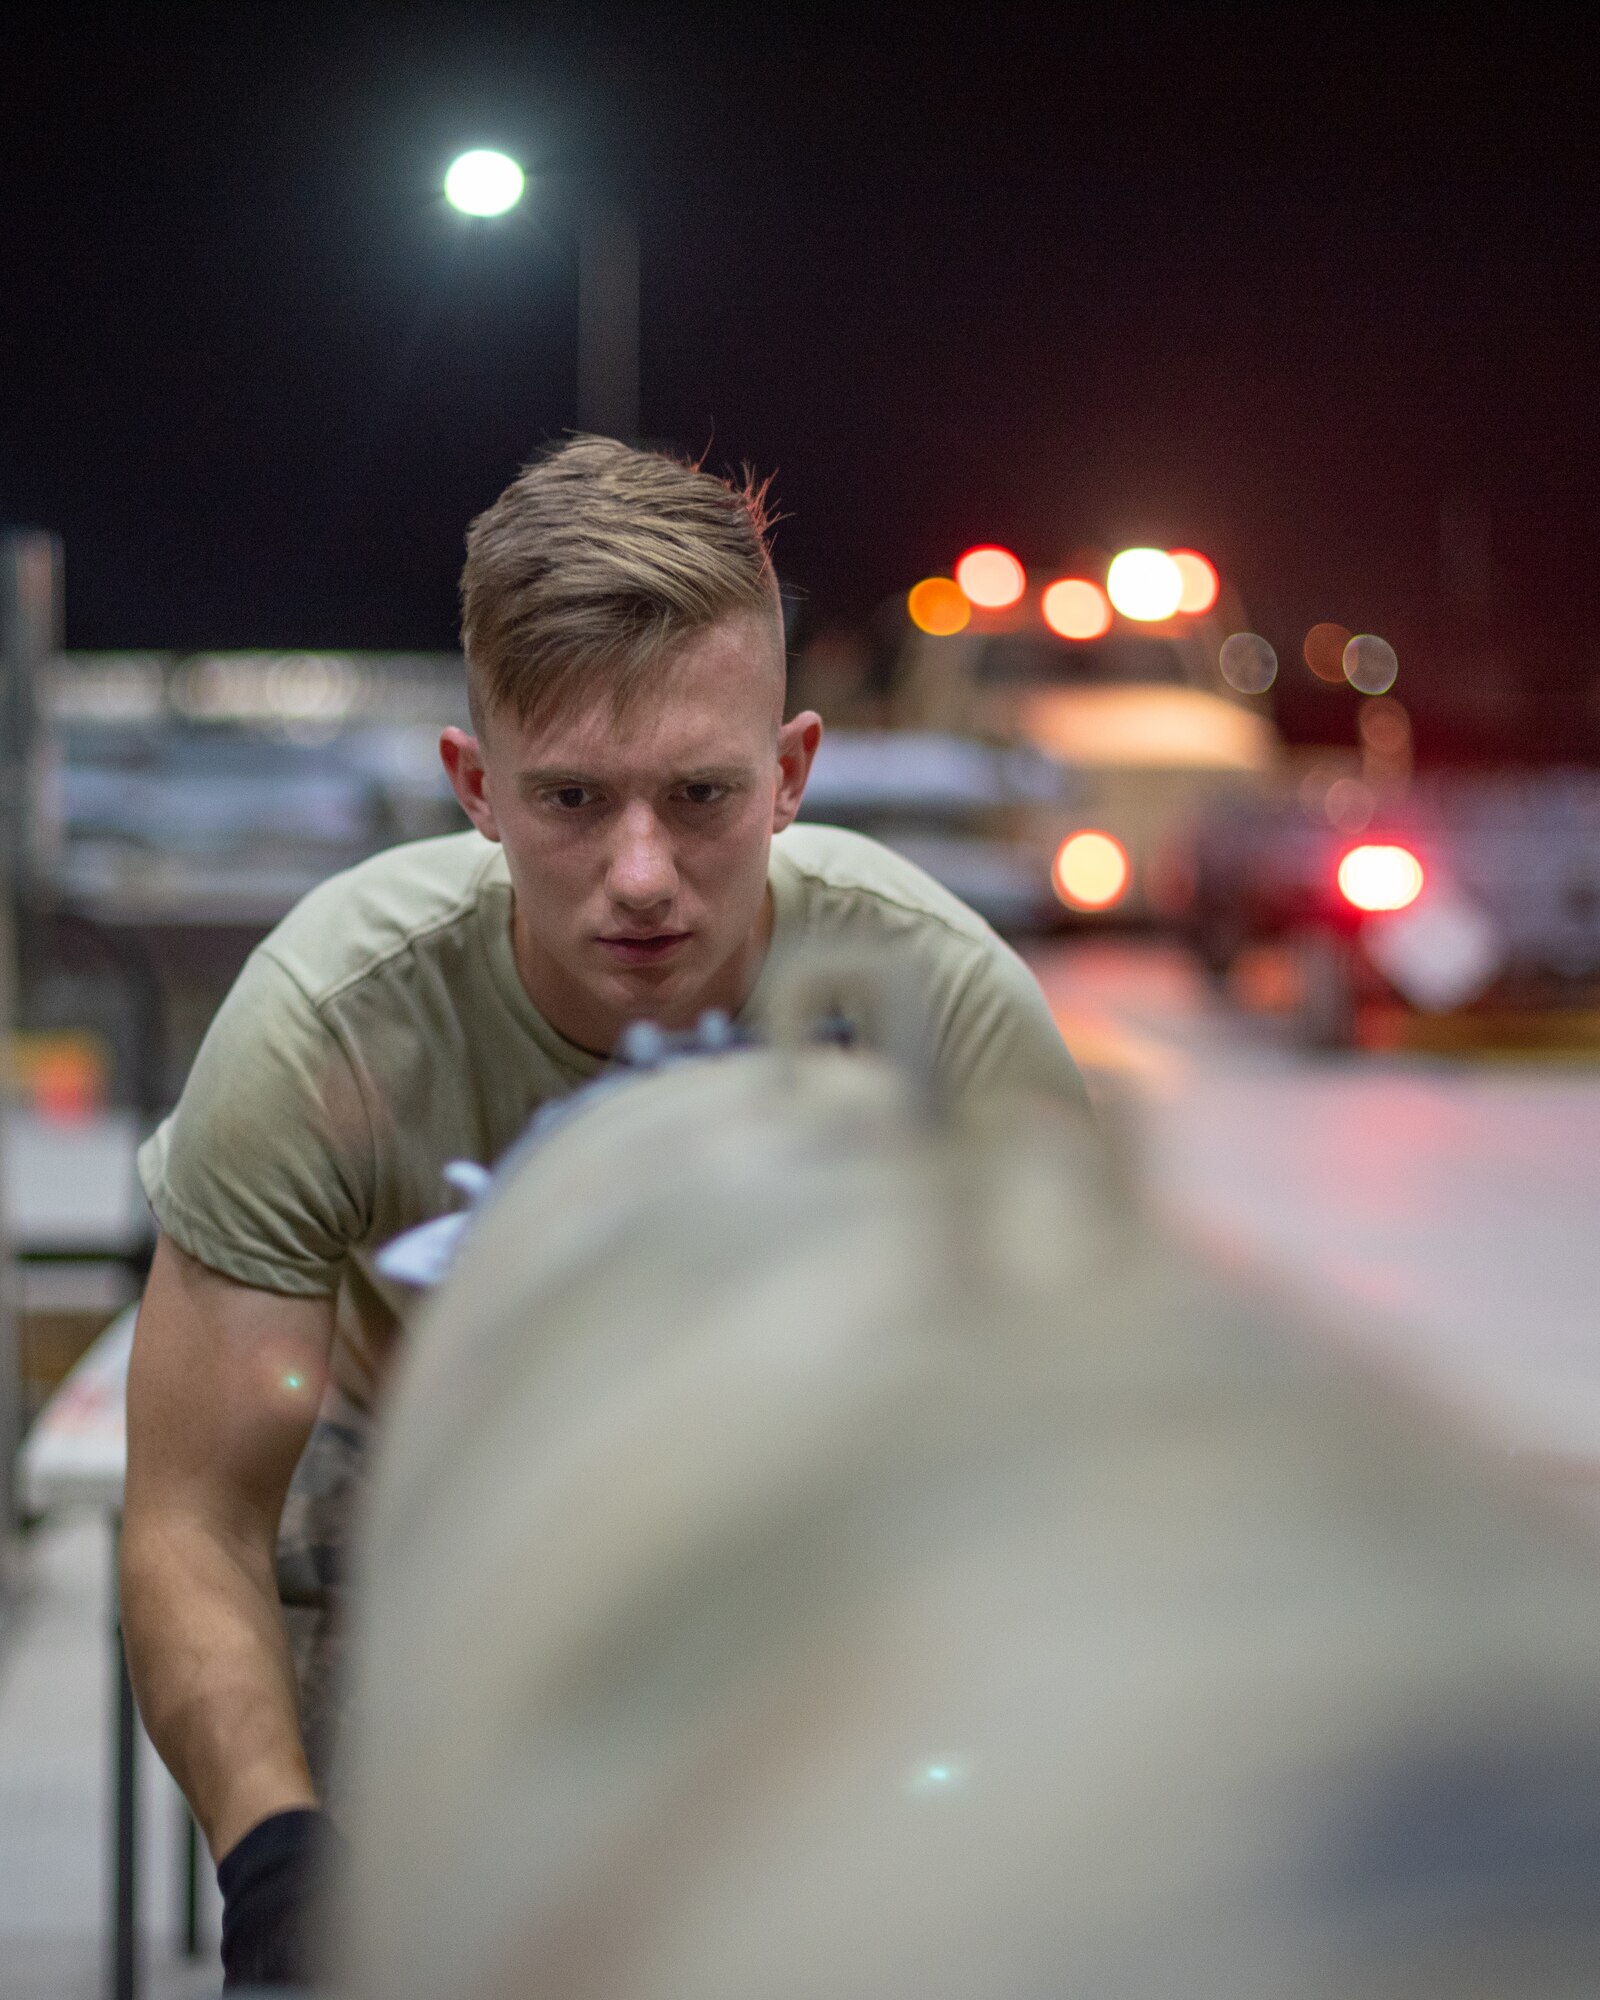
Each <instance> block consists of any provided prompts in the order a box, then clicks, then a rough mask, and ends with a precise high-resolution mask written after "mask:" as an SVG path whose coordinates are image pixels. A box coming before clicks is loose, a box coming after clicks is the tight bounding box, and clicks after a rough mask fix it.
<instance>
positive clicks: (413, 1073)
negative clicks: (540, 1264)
mask: <svg viewBox="0 0 1600 2000" xmlns="http://www.w3.org/2000/svg"><path fill="white" fill-rule="evenodd" d="M768 880H769V883H770V886H771V890H772V898H773V919H774V922H773V933H772V944H771V948H770V950H769V952H768V955H767V960H766V966H765V968H764V969H763V971H762V973H761V975H760V978H759V979H758V981H757V983H756V986H755V989H754V991H753V992H752V993H751V995H750V998H749V1000H748V1001H747V1002H746V1004H745V1006H744V1008H743V1010H742V1011H741V1013H740V1016H739V1019H740V1023H741V1025H744V1026H759V1025H760V1023H761V1022H762V1020H763V1018H764V1013H765V1008H766V1004H767V1000H768V996H769V993H770V989H771V983H772V980H771V973H772V967H773V966H774V964H776V963H778V962H779V961H781V959H782V958H783V956H784V955H785V954H786V953H787V952H788V951H789V950H791V949H792V948H793V947H794V946H796V945H798V944H800V943H801V942H803V941H807V940H823V941H830V942H836V943H847V944H869V945H871V944H876V945H878V946H880V947H881V946H888V947H889V948H891V949H892V951H893V952H894V954H895V956H896V959H897V960H898V961H899V962H900V963H902V964H904V963H908V962H909V964H910V965H911V966H912V967H913V968H914V970H915V972H916V975H917V980H918V984H919V987H920V989H921V990H922V992H923V993H924V995H925V997H926V1001H927V1004H928V1008H929V1012H930V1016H931V1019H932V1023H933V1028H934V1033H935V1036H936V1041H937V1060H938V1064H939V1069H940V1072H941V1075H942V1077H943V1080H944V1082H945V1084H946V1086H947V1088H948V1089H949V1090H950V1091H951V1093H952V1094H953V1095H954V1096H956V1097H958V1098H959V1097H962V1096H965V1095H967V1094H968V1093H971V1092H976V1091H982V1090H987V1089H989V1088H991V1087H994V1086H1001V1087H1006V1088H1014V1089H1022V1090H1030V1091H1034V1092H1044V1093H1048V1094H1051V1095H1054V1096H1058V1097H1066V1098H1070V1099H1073V1100H1075V1101H1078V1102H1081V1101H1082V1097H1083V1087H1082V1084H1081V1082H1080V1080H1079V1077H1078V1073H1077V1070H1076V1069H1075V1067H1074V1065H1073V1062H1072V1058H1071V1057H1070V1056H1069V1055H1068V1054H1067V1051H1066V1048H1065V1047H1064V1045H1063V1043H1062V1040H1061V1037H1060V1035H1059V1034H1058V1033H1057V1031H1056V1028H1055V1024H1054V1022H1053V1021H1052V1020H1051V1017H1050V1013H1049V1009H1048V1008H1047V1007H1046V1005H1045V1001H1044V996H1043V995H1042V994H1041V993H1040V991H1039V988H1038V986H1037V984H1036V983H1035V981H1034V979H1033V977H1032V975H1031V974H1030V973H1029V972H1028V970H1027V968H1026V967H1025V966H1024V965H1023V963H1022V961H1021V960H1020V959H1019V958H1018V957H1017V956H1016V954H1015V953H1014V952H1013V951H1011V950H1010V948H1009V947H1008V946H1006V945H1005V944H1003V943H1002V942H1001V940H1000V939H999V938H997V937H996V936H995V934H994V932H993V931H991V930H990V929H989V927H988V925H987V924H985V923H984V922H983V921H982V919H981V918H979V917H977V916H975V915H974V914H973V912H972V911H971V910H969V909H968V908H967V907H966V906H965V904H963V903H961V902H958V901H957V899H956V898H955V897H954V896H952V895H950V894H948V893H947V891H945V890H944V889H941V888H940V887H939V885H938V884H937V883H936V882H934V881H932V880H931V879H930V878H929V877H928V876H927V875H925V874H923V873H922V871H921V870H920V869H918V868H915V867H913V866H912V865H911V863H910V862H908V861H904V860H902V859H901V858H900V857H899V856H898V855H896V854H893V853H891V852H890V851H889V850H888V849H887V848H884V847H880V846H878V845H877V843H876V842H874V841H870V840H865V839H863V838H862V837H861V836H860V835H859V834H853V833H845V832H842V831H840V830H839V829H838V828H835V827H826V826H812V825H806V826H794V827H790V828H789V829H788V830H787V831H786V832H784V833H781V834H779V835H778V836H777V838H776V839H775V840H774V842H773V845H772V859H771V863H770V866H769V872H768ZM603 1067H604V1063H603V1060H602V1059H601V1058H600V1057H597V1056H594V1055H591V1054H589V1053H588V1052H587V1051H585V1050H583V1049H580V1048H578V1047H576V1046H575V1045H574V1044H573V1043H571V1042H569V1041H567V1040H565V1039H564V1037H562V1036H561V1035H559V1034H557V1033H556V1031H555V1030H554V1029H553V1028H552V1027H551V1026H550V1024H549V1023H548V1022H547V1021H546V1020H545V1019H544V1017H543V1016H542V1015H541V1014H540V1013H539V1011H538V1009H537V1008H536V1007H535V1006H534V1004H533V1002H532V1000H530V999H529V997H528V994H527V990H526V989H525V988H524V986H523V984H522V981H521V979H520V977H519V976H518V973H517V968H516V961H515V959H514V957H513V955H512V945H511V884H510V880H509V878H508V876H507V873H506V865H505V856H504V853H503V851H502V850H501V849H500V848H499V847H497V846H494V845H492V844H491V843H490V842H488V841H485V840H483V839H481V838H480V837H479V836H478V835H477V834H475V833H461V834H451V835H449V836H447V837H445V838H443V839H440V840H424V841H417V842H415V843H412V844H410V845H408V846H403V847H395V848H391V849H389V850H388V851H387V852H386V853H383V854H379V855H376V856H375V857H374V858H373V859H372V860H370V861H365V862H363V863H362V864H361V865H360V866H359V867H356V868H352V869H350V870H348V871H347V872H346V873H344V874H342V875H336V876H334V877H333V878H332V880H331V881H328V882H325V883H323V884H322V885H321V887H320V888H317V889H314V890H313V891H312V892H311V894H310V895H309V896H307V897H306V898H305V900H304V901H303V902H302V903H300V904H299V905H298V906H297V907H296V908H295V909H294V910H292V911H291V912H290V914H289V915H288V916H287V917H285V918H284V920H283V922H282V923H281V924H279V926H278V927H277V929H276V930H275V931H273V933H272V935H271V936H270V937H268V938H267V939H266V940H265V941H264V942H263V943H262V944H261V945H259V946H258V947H257V949H256V950H255V951H254V952H253V953H252V954H251V956H250V958H249V960H248V962H247V963H246V965H245V967H244V970H243V971H242V972H241V973H240V975H239V977H238V980H237V981H236V982H235V984H234V986H233V989H232V991H231V992H230V993H229V994H228V997H227V999H226V1000H225V1001H224V1002H223V1004H222V1006H221V1008H220V1009H219V1011H218V1013H217V1016H216V1019H215V1020H214V1021H213V1022H212V1024H211V1028H210V1031H209V1032H208V1033H207V1035H206V1038H205V1041H204V1042H203V1044H202V1045H201V1048H200V1052H199V1054H198V1056H197V1057H196V1058H195V1063H194V1068H193V1070H192V1071H191V1072H190V1075H189V1080H188V1082H187V1084H186V1085H185V1087H184V1092H183V1096H182V1099H181V1100H180V1102H179V1104H178V1107H177V1109H176V1110H175V1111H174V1112H173V1113H172V1115H171V1116H170V1117H169V1118H167V1119H166V1120H165V1122H164V1123H163V1124H162V1125H161V1127H160V1129H159V1130H158V1131H157V1132H156V1133H155V1134H154V1136H153V1137H152V1138H151V1139H150V1140H149V1141H148V1142H147V1143H146V1145H145V1146H144V1147H143V1149H142V1150H141V1152H140V1155H139V1171H140V1175H141V1178H142V1179H143V1182H144V1187H145V1192H146V1194H147V1195H148V1196H149V1199H150V1206H151V1208H152V1209H153V1210H154V1211H155V1216H156V1220H157V1221H158V1222H159V1223H160V1225H161V1227H162V1229H163V1230H165V1232H166V1233H167V1235H168V1236H170V1237H171V1238H172V1240H173V1241H174V1242H175V1243H176V1244H178V1245H179V1247H180V1248H181V1249H184V1250H186V1251H188V1252H189V1254H190V1255H191V1256H193V1257H196V1258H198V1259H199V1260H200V1262H201V1263H203V1264H207V1265H209V1266H211V1268H212V1269H213V1270H217V1271H220V1272H222V1273H223V1274H224V1275H225V1276H227V1277H230V1278H234V1279H237V1280H238V1281H239V1282H240V1283H241V1284H246V1285H254V1286H258V1287H260V1288H261V1289H263V1290H265V1291H271V1292H285V1293H291V1294H294V1295H296V1296H301V1297H306V1296H329V1295H335V1294H336V1295H337V1297H338V1301H339V1303H338V1331H337V1336H336V1339H335V1345H334V1364H333V1365H334V1376H335V1379H336V1381H337V1382H338V1383H339V1385H340V1386H341V1387H342V1388H343V1389H344V1390H345V1392H346V1393H347V1394H348V1395H350V1396H352V1397H353V1398H354V1399H355V1400H356V1401H357V1402H358V1403H361V1404H363V1405H367V1404H369V1403H370V1400H371V1395H372V1391H373V1388H374V1387H375V1385H376V1382H377V1380H378V1377H379V1375H380V1373H381V1368H382V1363H383V1359H384V1356H385V1353H386V1351H387V1349H388V1347H389V1346H390V1344H391V1342H392V1341H393V1339H394V1336H395V1333H396V1330H397V1327H398V1324H399V1321H400V1317H401V1315H402V1313H403V1312H404V1311H405V1310H407V1309H408V1308H409V1307H410V1306H411V1305H412V1304H413V1303H414V1300H413V1298H412V1296H411V1295H409V1294H407V1293H406V1292H405V1290H404V1288H403V1287H400V1286H396V1285H392V1284H391V1283H389V1281H387V1280H386V1279H384V1278H382V1277H381V1276H379V1275H378V1273H377V1272H376V1271H375V1270H374V1268H373V1258H374V1256H375V1255H376V1253H377V1252H378V1251H379V1250H380V1249H381V1248H382V1247H383V1245H384V1244H386V1243H387V1242H389V1241H390V1239H391V1238H392V1237H395V1236H397V1235H399V1234H400V1232H401V1231H402V1230H404V1229H409V1228H411V1227H413V1226H414V1225H415V1224H417V1223H419V1222H423V1221H426V1220H427V1219H428V1218H429V1217H430V1216H434V1215H437V1214H439V1213H440V1212H441V1211H442V1210H443V1209H444V1208H445V1207H446V1206H448V1205H449V1198H448V1195H447V1191H446V1190H445V1188H444V1185H443V1183H442V1181H441V1178H440V1176H441V1170H442V1169H443V1167H444V1165H445V1164H446V1162H447V1161H450V1160H456V1159H468V1160H478V1161H482V1162H484V1163H485V1164H490V1163H492V1162H494V1161H495V1160H497V1159H498V1158H499V1157H500V1155H501V1154H502V1153H504V1152H505V1150H506V1149H507V1147H509V1146H510V1145H511V1144H512V1143H513V1141H514V1140H516V1139H517V1138H518V1137H519V1136H520V1135H521V1133H522V1131H523V1129H524V1127H525V1126H526V1125H527V1123H528V1120H529V1118H530V1117H531V1116H532V1115H533V1113H534V1112H535V1111H536V1110H537V1109H538V1108H539V1106H540V1105H541V1104H542V1103H544V1102H545V1101H546V1100H547V1099H549V1098H552V1097H559V1096H561V1095H563V1094H564V1093H565V1092H567V1091H570V1090H572V1089H574V1088H575V1087H576V1086H577V1085H579V1084H581V1083H583V1082H585V1081H586V1080H587V1079H588V1078H590V1077H592V1076H594V1075H595V1074H596V1073H597V1072H598V1071H599V1070H600V1069H602V1068H603Z"/></svg>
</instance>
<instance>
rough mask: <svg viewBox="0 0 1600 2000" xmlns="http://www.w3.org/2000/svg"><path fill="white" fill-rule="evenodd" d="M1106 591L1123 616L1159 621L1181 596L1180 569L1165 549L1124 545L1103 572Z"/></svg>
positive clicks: (1177, 603)
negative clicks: (1125, 547)
mask: <svg viewBox="0 0 1600 2000" xmlns="http://www.w3.org/2000/svg"><path fill="white" fill-rule="evenodd" d="M1106 595H1107V596H1108V597H1109V598H1110V599H1111V602H1112V603H1113V604H1114V605H1115V606H1116V607H1117V609H1118V610H1119V611H1120V612H1121V613H1122V615H1123V617H1124V618H1136V619H1138V620H1139V621H1140V622H1141V623H1142V624H1146V625H1155V624H1159V623H1160V622H1161V621H1162V620H1163V619H1167V618H1170V617H1171V616H1172V614H1173V613H1174V612H1175V611H1176V610H1177V608H1178V606H1179V604H1180V603H1181V601H1182V599H1183V572H1182V570H1180V569H1179V567H1178V565H1177V564H1176V563H1175V562H1174V561H1173V560H1172V558H1171V556H1169V555H1168V554H1167V552H1166V550H1165V549H1124V550H1123V551H1122V554H1121V555H1120V556H1117V557H1115V558H1114V559H1113V561H1112V564H1111V567H1110V569H1109V570H1107V572H1106Z"/></svg>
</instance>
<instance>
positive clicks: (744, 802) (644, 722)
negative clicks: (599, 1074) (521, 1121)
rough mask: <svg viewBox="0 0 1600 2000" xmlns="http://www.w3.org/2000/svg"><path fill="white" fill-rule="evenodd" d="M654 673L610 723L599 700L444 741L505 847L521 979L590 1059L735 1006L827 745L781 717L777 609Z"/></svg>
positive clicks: (715, 635)
mask: <svg viewBox="0 0 1600 2000" xmlns="http://www.w3.org/2000/svg"><path fill="white" fill-rule="evenodd" d="M658 672H659V679H658V681H657V683H656V685H655V686H654V687H652V689H651V691H650V693H649V694H648V695H646V696H645V697H643V698H642V699H641V701H640V702H639V704H638V706H637V708H636V709H635V710H634V711H633V712H632V713H631V714H629V715H628V716H626V717H625V718H623V719H622V720H620V721H619V720H618V719H617V717H616V716H614V715H613V713H612V711H611V705H610V701H609V698H608V697H605V696H602V697H601V698H600V699H599V700H598V701H596V702H594V703H593V704H591V705H590V706H589V707H587V708H585V709H580V710H578V711H576V712H574V713H572V714H569V715H565V716H559V717H555V718H552V719H550V720H549V721H546V722H543V723H541V724H539V725H538V726H537V727H536V728H534V729H526V728H524V727H523V726H522V725H521V724H519V723H518V722H517V721H516V720H515V718H514V717H511V716H505V715H496V716H493V717H491V718H490V719H489V721H488V723H487V726H486V728H485V731H484V735H483V737H482V739H481V740H478V739H474V738H472V737H470V736H468V735H466V734H465V732H463V731H461V730H447V731H446V732H445V735H444V739H443V741H442V743H441V746H440V747H441V753H442V755H443V757H444V762H445V768H446V770H447V771H448V772H449V774H450V778H451V782H452V784H453V785H454V786H455V790H456V795H457V797H458V798H459V799H460V800H461V803H462V806H463V807H464V808H465V810H466V812H467V815H468V817H469V818H470V819H471V820H472V822H473V824H474V825H475V826H476V827H477V828H478V830H479V832H480V833H483V834H485V835H487V837H488V838H489V839H491V840H498V841H499V842H501V844H502V845H503V846H504V848H505V851H506V863H507V867H508V869H509V871H510V875H511V883H512V889H513V891H514V895H515V906H516V915H515V927H514V933H513V935H514V942H515V947H516V953H517V966H518V970H519V972H520V973H521V975H522V980H523V984H524V985H525V986H526V987H527V989H528V992H529V994H530V995H531V997H532V999H533V1000H534V1002H535V1004H536V1005H537V1006H538V1007H539V1008H540V1010H541V1012H543V1013H544V1015H545V1017H546V1018H547V1019H548V1020H549V1021H550V1022H551V1023H552V1024H553V1025H554V1026H555V1027H556V1028H558V1029H559V1030H560V1031H561V1032H562V1033H563V1034H565V1035H566V1036H568V1037H569V1038H570V1039H571V1040H573V1041H576V1042H578V1043H580V1044H581V1045H582V1046H584V1047H586V1048H591V1049H596V1050H600V1051H607V1050H609V1049H610V1048H611V1046H612V1044H613V1043H614V1041H615V1039H616V1037H617V1035H618V1033H619V1032H620V1031H621V1029H622V1027H623V1026H624V1025H625V1024H626V1023H627V1022H628V1021H630V1020H633V1019H637V1018H640V1017H647V1018H649V1019H651V1020H654V1021H658V1022H660V1023H662V1024H663V1025H664V1026H669V1027H682V1026H687V1025H689V1024H691V1023H692V1022H693V1021H694V1019H695V1018H696V1017H697V1015H698V1014H699V1013H700V1012H701V1011H702V1010H703V1009H704V1008H706V1007H713V1006H716V1007H723V1008H725V1009H727V1010H728V1011H729V1012H732V1011H733V1010H735V1009H736V1008H737V1007H738V1006H739V1005H740V1004H741V1002H742V1001H743V1000H744V998H745V995H746V993H747V992H748V991H749V987H750V985H751V984H752V983H753V981H754V978H755V975H756V973H757V972H758V971H759V969H760V965H761V960H762V957H763V955H764V952H765V949H766V942H767V936H768V931H769V927H770V916H769V912H768V907H767V849H768V846H769V843H770V842H771V839H772V836H773V834H774V833H775V832H777V831H778V830H779V829H780V828H781V827H785V826H787V825H788V824H789V822H790V820H792V819H793V818H794V815H795V812H796V810H797V809H798V807H799V804H800V796H801V793H802V792H803V791H804V789H805V781H806V775H807V773H808V772H809V770H810V768H811V759H812V756H813V755H814V754H815V751H816V747H817V743H818V741H819V739H820V737H821V733H822V725H821V722H820V720H819V719H818V717H816V716H815V715H811V714H805V715H799V716H796V717H795V718H794V720H793V721H791V722H788V723H782V722H781V717H782V702H783V651H782V639H781V633H780V629H779V626H778V621H777V618H776V614H775V613H773V614H766V613H760V614H756V613H751V614H742V615H740V616H738V617H732V618H727V619H724V620H723V621H722V622H721V623H720V624H718V625H715V626H712V627H711V628H709V629H708V630H707V631H705V632H702V633H699V634H697V635H695V636H694V637H692V638H690V639H689V640H687V641H685V642H684V643H683V645H682V646H681V647H680V648H678V649H677V650H676V651H675V652H674V653H672V654H671V655H669V656H668V658H667V659H666V660H665V661H663V662H662V664H661V666H660V668H659V670H658Z"/></svg>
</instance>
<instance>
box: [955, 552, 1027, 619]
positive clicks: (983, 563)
mask: <svg viewBox="0 0 1600 2000" xmlns="http://www.w3.org/2000/svg"><path fill="white" fill-rule="evenodd" d="M956 582H957V583H959V584H960V586H961V588H962V589H963V590H964V591H965V592H966V594H967V596H968V597H969V598H970V599H971V600H972V602H973V603H974V604H976V605H979V606H980V607H981V608H982V609H983V610H985V611H1004V610H1005V608H1006V606H1007V605H1008V604H1015V603H1016V601H1017V599H1018V598H1019V597H1021V595H1022V593H1023V592H1024V591H1025V590H1026V589H1027V587H1028V572H1027V571H1026V570H1025V569H1024V568H1023V567H1022V565H1021V563H1019V562H1018V561H1017V559H1016V557H1015V556H1014V555H1013V554H1012V553H1011V551H1010V550H1009V549H1001V548H996V547H995V546H994V544H993V543H992V542H986V543H984V544H983V546H982V547H981V548H976V549H968V550H967V552H966V554H965V555H964V556H963V557H962V558H961V560H960V561H959V562H958V563H957V564H956Z"/></svg>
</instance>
